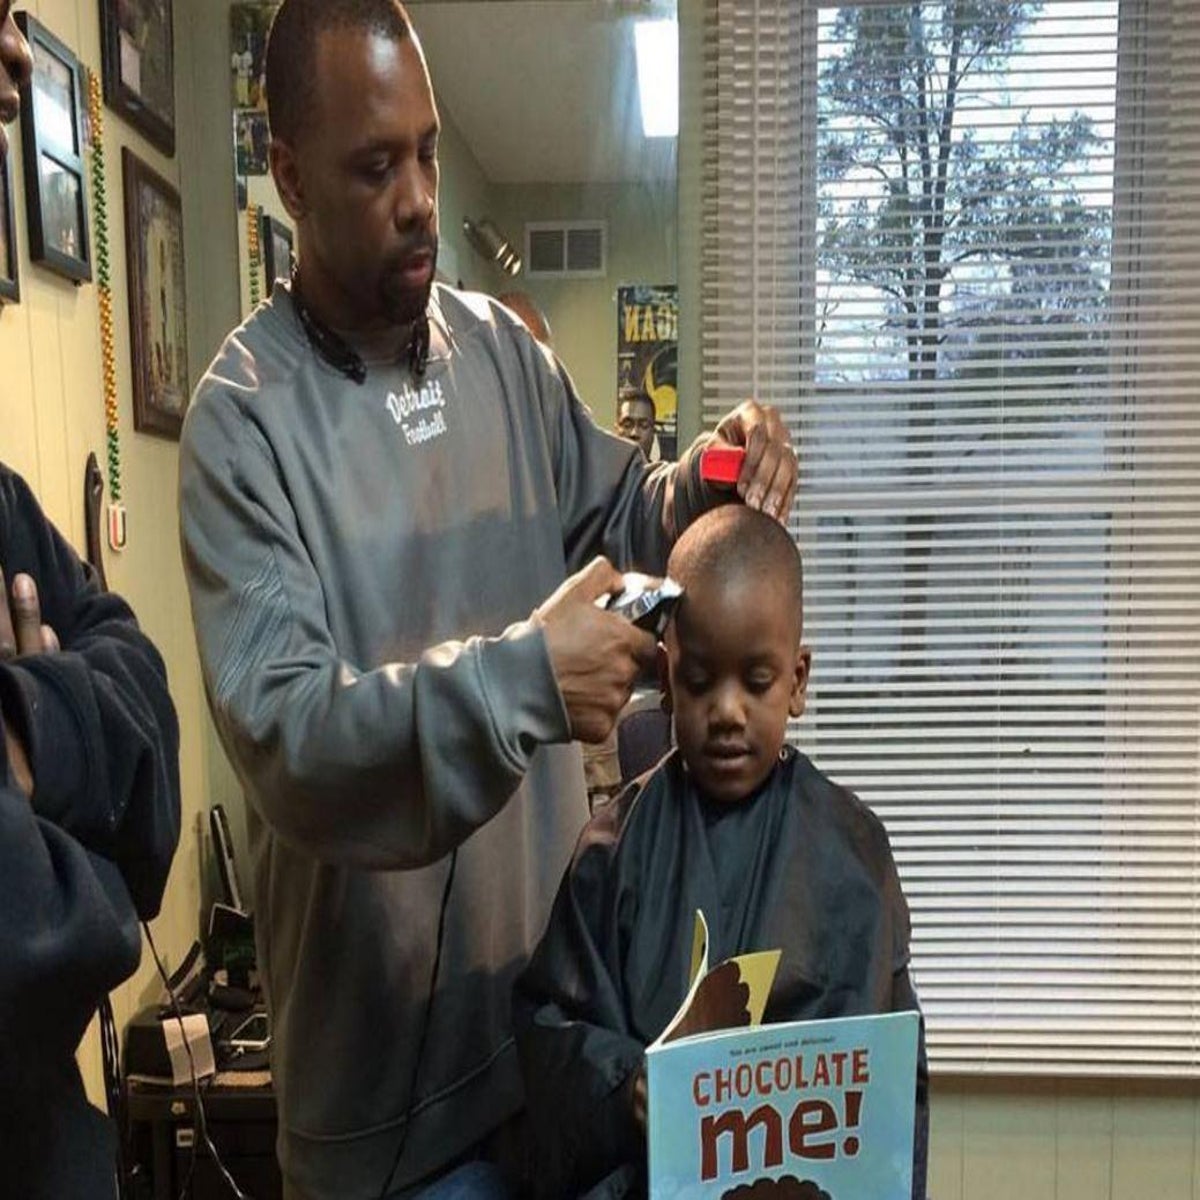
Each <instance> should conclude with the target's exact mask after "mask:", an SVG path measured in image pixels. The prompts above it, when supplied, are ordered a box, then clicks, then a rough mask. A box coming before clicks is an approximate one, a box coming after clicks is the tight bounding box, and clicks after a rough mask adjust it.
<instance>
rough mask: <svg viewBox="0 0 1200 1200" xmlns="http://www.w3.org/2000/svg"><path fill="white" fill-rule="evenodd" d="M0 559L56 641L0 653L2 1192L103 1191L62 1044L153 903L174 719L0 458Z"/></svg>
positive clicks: (174, 818) (108, 1154) (134, 956)
mask: <svg viewBox="0 0 1200 1200" xmlns="http://www.w3.org/2000/svg"><path fill="white" fill-rule="evenodd" d="M0 569H3V572H4V577H5V581H6V582H5V586H6V587H8V588H11V581H12V580H13V579H14V578H15V577H16V575H18V574H19V573H22V572H24V573H26V574H29V575H31V576H32V577H33V579H34V581H35V582H36V584H37V587H38V595H39V599H40V602H41V610H42V620H43V622H45V623H46V624H48V625H50V626H51V627H52V628H53V629H54V631H55V632H56V633H57V635H58V638H59V642H60V644H61V646H62V650H61V652H59V653H54V654H38V655H30V656H27V657H19V658H14V659H9V660H7V661H5V662H0V721H3V722H10V723H11V724H12V725H13V726H14V727H15V728H16V729H17V730H18V731H19V733H20V735H21V737H22V739H23V741H24V744H25V747H26V749H27V751H28V755H29V760H30V765H31V767H32V770H33V776H34V785H35V792H34V795H33V797H32V799H27V798H26V797H25V796H24V794H23V793H22V792H20V791H19V790H18V789H17V788H16V787H15V786H14V784H13V779H12V777H11V774H10V769H9V764H8V761H7V756H6V755H5V753H4V742H3V739H0V912H2V916H0V1146H3V1148H4V1155H3V1157H4V1169H3V1174H4V1186H6V1187H12V1188H13V1189H14V1193H13V1194H19V1195H21V1196H22V1197H41V1196H47V1197H49V1196H53V1197H55V1198H56V1200H71V1198H73V1197H76V1196H78V1197H81V1198H82V1197H89V1198H90V1197H93V1196H103V1195H108V1194H111V1189H112V1178H113V1166H114V1156H113V1132H112V1130H111V1129H110V1128H109V1125H108V1122H107V1121H106V1120H105V1119H104V1118H103V1117H102V1116H101V1114H100V1113H98V1112H97V1111H96V1110H95V1109H94V1108H92V1107H91V1106H90V1105H89V1104H88V1102H87V1099H86V1096H85V1094H84V1089H83V1083H82V1080H81V1078H80V1075H79V1070H78V1068H77V1066H76V1065H75V1058H74V1055H75V1050H76V1047H77V1045H78V1043H79V1040H80V1038H81V1037H82V1036H83V1034H84V1031H85V1030H86V1028H87V1026H88V1023H89V1022H90V1020H91V1018H92V1016H93V1014H94V1013H95V1010H96V1006H97V1004H98V1002H99V1001H100V1000H101V998H102V997H103V996H104V995H105V994H106V993H107V992H108V991H110V990H111V989H112V988H114V987H116V986H117V984H119V983H120V982H121V981H122V980H124V979H127V978H128V977H129V976H130V975H132V974H133V972H134V970H135V969H136V967H137V965H138V961H139V958H140V955H141V936H140V931H139V928H138V919H139V917H142V918H150V917H153V916H154V915H155V914H156V913H157V912H158V909H159V905H160V904H161V902H162V895H163V889H164V887H165V886H166V881H167V872H168V870H169V868H170V865H171V858H172V855H173V854H174V851H175V846H176V843H177V841H178V838H179V768H178V752H179V727H178V723H177V721H176V717H175V710H174V707H173V705H172V703H171V699H170V696H169V695H168V692H167V678H166V669H165V667H164V665H163V661H162V658H161V657H160V656H159V654H158V652H157V651H156V650H155V648H154V647H153V645H151V643H150V641H149V640H148V639H147V638H146V637H145V635H144V634H142V633H141V631H140V630H139V629H138V627H137V622H136V621H135V619H134V616H133V613H132V612H131V611H130V609H129V607H128V605H126V604H125V603H124V601H122V600H121V599H120V598H118V597H117V596H115V595H112V594H107V593H104V592H102V591H101V590H100V587H99V584H98V583H97V581H96V578H95V574H94V572H93V571H92V570H91V569H90V568H89V567H88V566H86V565H85V564H83V563H81V562H80V560H79V557H78V556H77V555H76V554H75V552H74V551H73V550H72V549H71V548H70V546H69V545H67V543H66V541H65V540H64V539H63V538H62V537H61V535H60V534H59V533H58V531H57V530H56V529H55V528H54V526H53V525H51V524H50V522H49V521H48V520H47V519H46V517H45V515H44V514H43V513H42V511H41V509H40V508H39V506H38V504H37V501H36V500H35V499H34V498H33V495H32V493H31V492H30V490H29V487H28V486H27V485H26V484H25V482H24V481H23V480H22V479H21V478H20V477H19V476H17V475H15V474H14V473H13V472H12V471H9V470H8V469H7V468H4V467H3V466H0Z"/></svg>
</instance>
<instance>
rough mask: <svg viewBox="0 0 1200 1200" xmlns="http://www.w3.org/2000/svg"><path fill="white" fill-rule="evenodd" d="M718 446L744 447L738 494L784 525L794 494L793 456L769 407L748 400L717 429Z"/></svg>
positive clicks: (788, 438) (783, 429)
mask: <svg viewBox="0 0 1200 1200" xmlns="http://www.w3.org/2000/svg"><path fill="white" fill-rule="evenodd" d="M715 433H716V438H717V442H718V443H721V442H723V443H725V444H726V445H728V446H744V447H745V448H746V459H745V461H744V462H743V463H742V473H741V475H739V476H738V481H737V491H738V495H739V496H741V498H742V500H743V501H744V502H745V503H746V505H747V506H748V507H749V508H759V509H762V511H763V512H765V513H766V514H767V516H769V517H774V518H775V519H776V520H777V521H780V522H785V521H787V518H788V513H790V512H791V511H792V497H793V496H794V495H795V492H796V452H795V451H794V450H793V449H792V439H791V435H790V434H789V433H788V430H787V426H786V425H785V424H784V423H783V419H782V418H781V417H780V415H779V413H778V412H777V411H776V410H775V409H774V408H772V407H771V406H770V405H769V404H758V403H757V402H756V401H754V400H747V401H745V403H743V404H739V405H738V406H737V408H735V409H734V410H733V412H731V413H730V414H729V415H728V416H727V417H725V419H724V420H722V422H721V423H720V424H719V425H718V426H717V428H716V430H715Z"/></svg>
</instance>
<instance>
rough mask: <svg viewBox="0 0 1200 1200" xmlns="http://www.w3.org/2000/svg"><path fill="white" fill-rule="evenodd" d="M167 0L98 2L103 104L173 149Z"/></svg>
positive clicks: (152, 139)
mask: <svg viewBox="0 0 1200 1200" xmlns="http://www.w3.org/2000/svg"><path fill="white" fill-rule="evenodd" d="M172 10H173V0H100V27H101V28H100V36H101V48H102V60H103V67H104V70H103V75H104V100H105V103H106V104H107V105H108V106H109V108H111V109H112V110H113V112H115V113H117V114H118V115H119V116H121V117H123V118H124V119H125V120H126V121H128V122H129V123H130V124H131V125H132V126H133V127H134V128H135V129H138V130H140V131H141V132H142V133H143V134H145V135H146V138H147V139H148V140H149V141H150V142H151V144H153V145H154V146H156V147H157V148H158V149H159V150H161V151H162V152H163V153H164V154H167V155H173V154H174V153H175V43H174V19H173V11H172Z"/></svg>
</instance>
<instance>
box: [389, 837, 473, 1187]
mask: <svg viewBox="0 0 1200 1200" xmlns="http://www.w3.org/2000/svg"><path fill="white" fill-rule="evenodd" d="M457 865H458V850H457V849H456V850H454V851H453V852H452V853H451V855H450V870H449V871H448V872H447V874H446V886H445V887H444V888H443V889H442V905H441V908H440V909H439V910H438V927H437V942H436V944H435V947H434V952H433V970H432V971H431V972H430V975H429V994H428V995H427V996H426V997H425V1016H424V1018H423V1020H422V1022H421V1037H420V1039H419V1040H418V1041H417V1054H416V1057H415V1058H414V1059H413V1069H412V1078H411V1080H410V1081H409V1085H408V1108H407V1109H405V1112H404V1125H403V1126H402V1127H401V1130H400V1144H399V1145H398V1146H397V1147H396V1155H395V1157H394V1158H393V1159H392V1166H391V1169H390V1170H389V1171H388V1173H387V1178H386V1179H384V1181H383V1187H382V1188H380V1190H379V1200H387V1194H388V1192H389V1191H390V1190H391V1187H392V1180H393V1179H395V1177H396V1171H397V1170H398V1169H399V1167H400V1159H401V1158H402V1157H403V1155H404V1147H405V1144H406V1143H407V1142H408V1129H409V1126H410V1125H411V1124H412V1116H413V1109H414V1108H415V1107H416V1103H417V1081H418V1080H419V1078H420V1075H421V1060H422V1059H423V1058H424V1056H425V1040H426V1038H427V1037H428V1035H429V1024H430V1018H431V1017H432V1016H433V997H434V994H435V992H436V991H437V981H438V974H439V971H440V969H441V965H442V947H443V946H444V944H445V941H446V909H447V908H448V907H449V903H450V889H451V887H452V886H453V885H454V868H455V867H456V866H457Z"/></svg>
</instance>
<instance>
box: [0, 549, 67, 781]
mask: <svg viewBox="0 0 1200 1200" xmlns="http://www.w3.org/2000/svg"><path fill="white" fill-rule="evenodd" d="M57 649H58V637H57V635H56V634H55V632H54V630H53V629H51V628H50V626H49V625H43V624H42V609H41V603H40V602H39V600H38V593H37V584H36V583H34V581H33V579H32V578H31V577H30V576H28V575H18V576H17V577H16V578H15V579H14V580H13V586H12V604H11V606H10V604H9V593H8V587H7V586H6V584H5V580H4V573H3V572H2V571H0V662H2V661H4V660H6V659H10V658H16V657H17V656H18V655H22V654H48V653H50V652H52V651H54V650H57ZM0 724H2V725H3V727H4V752H5V755H6V756H7V758H8V771H9V775H10V776H11V777H12V780H13V782H14V783H15V784H16V785H17V787H18V788H20V789H21V791H22V792H24V793H25V795H26V796H32V795H33V771H32V769H31V768H30V765H29V755H28V753H27V751H26V749H25V745H24V743H23V742H22V741H21V739H20V737H18V735H17V732H16V730H15V729H14V728H13V726H12V722H11V721H4V720H3V718H2V715H0Z"/></svg>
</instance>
